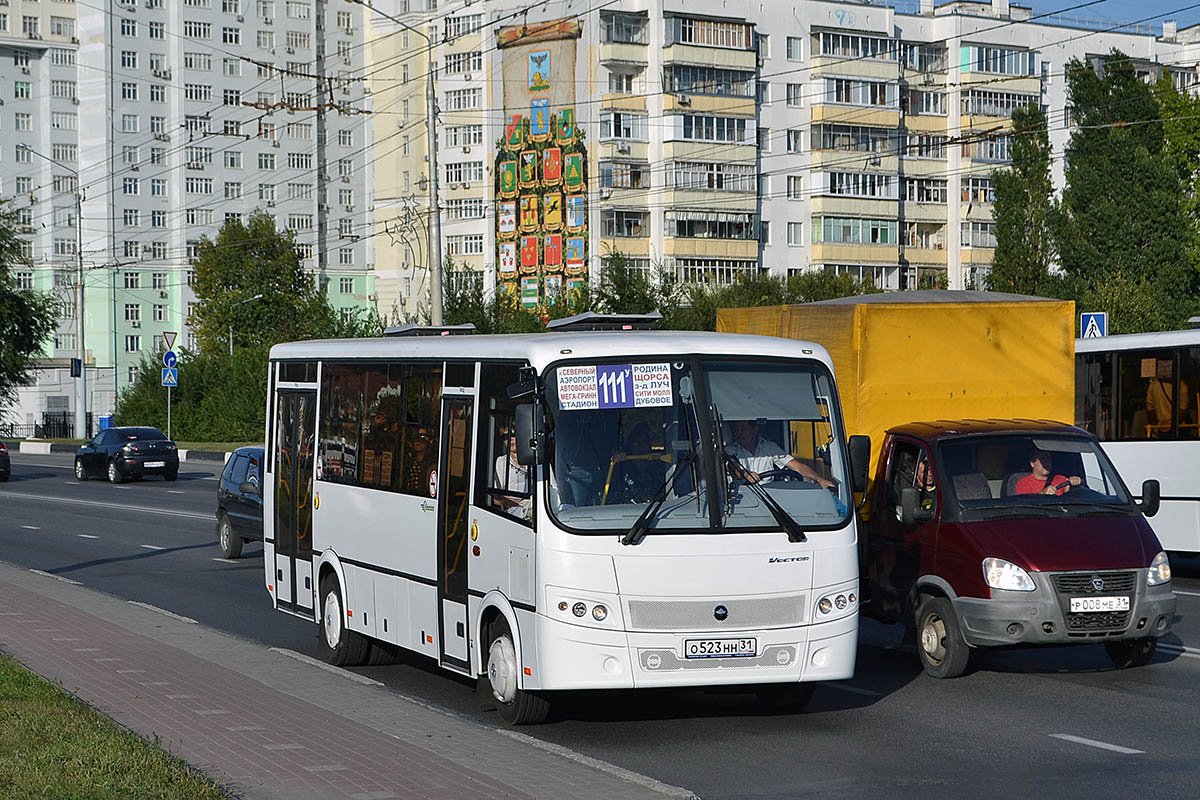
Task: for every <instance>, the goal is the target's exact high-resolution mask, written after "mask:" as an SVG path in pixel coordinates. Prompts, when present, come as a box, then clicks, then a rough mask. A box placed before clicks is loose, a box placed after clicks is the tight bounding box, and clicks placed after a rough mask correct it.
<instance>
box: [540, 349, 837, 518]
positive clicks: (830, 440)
mask: <svg viewBox="0 0 1200 800" xmlns="http://www.w3.org/2000/svg"><path fill="white" fill-rule="evenodd" d="M545 386H546V408H547V411H548V416H549V420H548V421H549V424H550V430H551V448H550V464H549V467H550V468H549V469H548V470H547V474H548V477H549V482H550V486H549V489H550V491H549V497H550V506H551V511H552V512H553V513H554V516H555V517H557V518H558V520H559V521H560V522H561V523H562V524H563V525H564V526H565V527H567V528H568V529H572V530H576V531H587V532H593V531H595V532H600V531H604V532H621V531H628V530H629V529H630V528H632V527H635V526H639V527H640V526H644V527H645V528H646V531H647V533H648V534H649V535H653V534H654V532H655V531H658V530H667V529H677V530H682V529H691V530H695V529H706V530H714V531H729V530H734V529H745V530H764V529H772V530H778V529H780V527H785V528H791V529H792V530H793V531H794V530H795V529H796V527H797V526H798V527H799V529H801V530H819V529H822V528H832V527H838V526H840V525H844V524H845V522H846V519H847V517H848V508H849V507H850V506H851V501H850V497H849V493H848V488H847V487H848V484H847V480H846V475H847V462H846V458H845V455H844V451H843V448H842V445H841V444H840V441H841V425H840V421H839V420H837V419H836V416H835V414H836V408H835V403H834V402H833V379H832V376H830V374H829V372H828V370H826V369H825V368H824V367H823V366H822V365H820V364H818V363H815V362H799V361H767V360H759V361H755V360H747V359H744V358H740V359H738V360H736V361H734V360H725V359H718V358H691V359H687V360H668V359H667V358H666V357H660V358H647V357H640V358H638V359H633V360H631V361H623V362H622V363H599V364H598V363H590V364H572V365H560V366H558V367H557V368H555V369H551V370H549V371H547V373H546V379H545ZM751 484H753V485H751Z"/></svg>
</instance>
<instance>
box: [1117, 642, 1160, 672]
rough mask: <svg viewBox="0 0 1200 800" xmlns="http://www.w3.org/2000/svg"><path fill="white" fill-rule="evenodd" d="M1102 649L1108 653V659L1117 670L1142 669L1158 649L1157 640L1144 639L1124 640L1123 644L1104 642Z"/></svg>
mask: <svg viewBox="0 0 1200 800" xmlns="http://www.w3.org/2000/svg"><path fill="white" fill-rule="evenodd" d="M1104 649H1105V650H1107V651H1108V657H1109V658H1111V659H1112V662H1113V666H1114V667H1116V668H1117V669H1125V668H1126V667H1144V666H1146V665H1147V664H1149V663H1150V660H1151V659H1152V658H1154V651H1155V650H1157V649H1158V639H1153V638H1151V637H1146V638H1144V639H1126V640H1125V641H1123V642H1105V643H1104Z"/></svg>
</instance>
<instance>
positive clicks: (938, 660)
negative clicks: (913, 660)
mask: <svg viewBox="0 0 1200 800" xmlns="http://www.w3.org/2000/svg"><path fill="white" fill-rule="evenodd" d="M917 655H918V656H919V657H920V659H921V666H922V667H924V668H925V672H926V674H928V675H930V676H931V677H934V678H957V677H958V676H959V675H962V674H963V672H965V671H966V669H967V662H968V661H969V660H970V658H971V648H970V647H968V646H967V642H966V640H965V639H963V635H962V631H961V630H959V627H958V617H956V616H955V615H954V607H953V606H952V605H950V601H949V600H947V599H946V598H944V597H928V598H926V599H925V602H923V603H921V605H920V607H919V608H917Z"/></svg>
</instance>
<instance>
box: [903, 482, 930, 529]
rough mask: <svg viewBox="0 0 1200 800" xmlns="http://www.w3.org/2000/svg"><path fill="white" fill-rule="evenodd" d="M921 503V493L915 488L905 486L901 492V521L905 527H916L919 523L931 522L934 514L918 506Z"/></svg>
mask: <svg viewBox="0 0 1200 800" xmlns="http://www.w3.org/2000/svg"><path fill="white" fill-rule="evenodd" d="M920 501H921V493H920V492H919V491H918V490H917V487H915V486H905V487H904V488H903V489H901V490H900V521H901V522H902V523H904V524H905V525H916V524H917V523H919V522H929V520H931V519H933V512H931V511H927V510H926V509H923V508H918V507H917V505H918V503H920Z"/></svg>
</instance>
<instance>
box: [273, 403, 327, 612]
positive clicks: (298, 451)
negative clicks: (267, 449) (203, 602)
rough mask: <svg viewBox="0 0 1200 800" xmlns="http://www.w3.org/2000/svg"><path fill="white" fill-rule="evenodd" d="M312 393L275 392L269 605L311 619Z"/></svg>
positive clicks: (313, 408)
mask: <svg viewBox="0 0 1200 800" xmlns="http://www.w3.org/2000/svg"><path fill="white" fill-rule="evenodd" d="M316 410H317V393H316V392H305V391H281V392H279V394H278V399H277V401H276V412H275V413H276V423H275V430H276V434H275V435H276V438H277V440H278V444H277V445H276V448H275V519H274V526H275V602H276V604H277V605H278V607H279V608H281V609H286V610H289V611H294V612H296V613H299V614H301V615H303V616H307V617H311V616H312V613H313V585H312V511H313V507H312V503H313V448H314V440H315V438H316Z"/></svg>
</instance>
